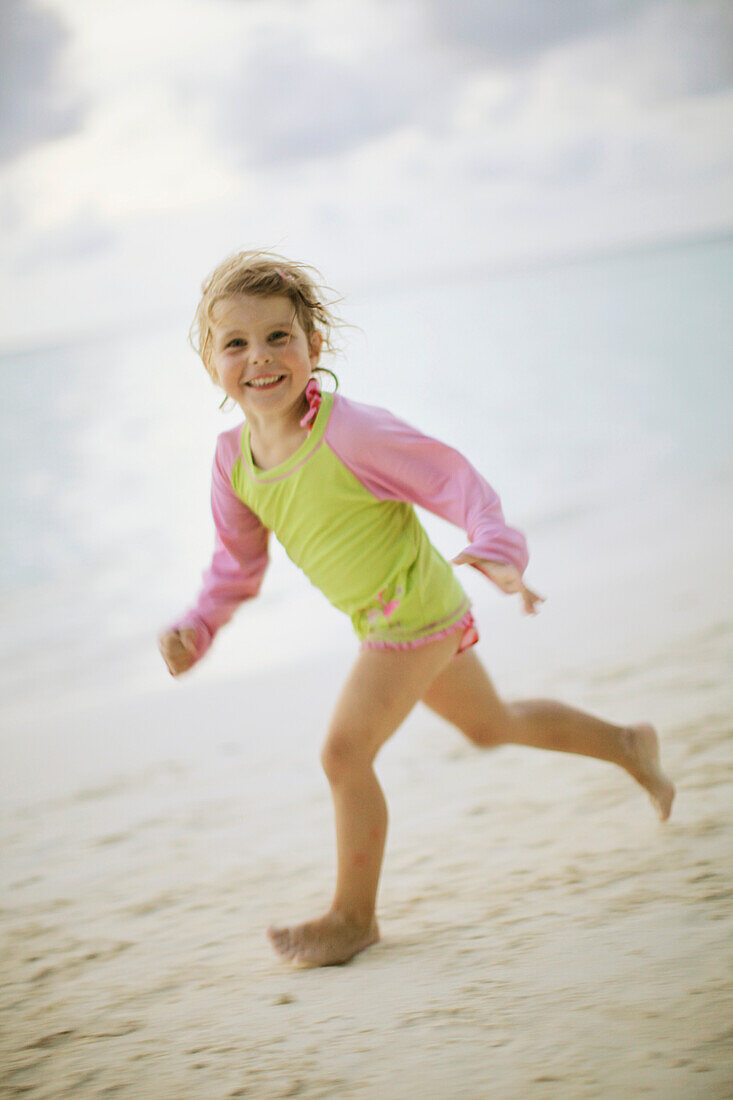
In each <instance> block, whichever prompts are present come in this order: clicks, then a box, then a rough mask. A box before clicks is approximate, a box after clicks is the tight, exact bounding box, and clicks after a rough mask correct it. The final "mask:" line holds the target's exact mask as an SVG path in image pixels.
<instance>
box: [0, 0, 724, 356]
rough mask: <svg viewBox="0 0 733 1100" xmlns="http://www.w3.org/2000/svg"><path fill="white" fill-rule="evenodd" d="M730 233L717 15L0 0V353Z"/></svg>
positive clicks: (690, 5)
mask: <svg viewBox="0 0 733 1100" xmlns="http://www.w3.org/2000/svg"><path fill="white" fill-rule="evenodd" d="M731 229H733V4H731V2H730V0H104V2H103V3H100V2H99V0H2V3H1V4H0V247H1V248H2V255H3V264H2V269H1V271H0V311H1V312H0V348H5V349H9V348H14V347H27V346H33V345H37V344H43V343H44V341H52V340H57V339H67V338H74V337H78V336H80V335H83V334H85V333H89V334H99V333H103V332H104V331H106V330H109V331H114V330H122V331H125V330H129V331H134V330H135V328H136V327H138V326H140V325H143V324H145V325H149V324H155V323H156V322H158V321H160V323H163V321H166V320H168V319H172V318H173V317H174V316H175V317H178V316H179V315H185V316H189V315H190V314H191V313H192V311H193V308H194V306H195V302H196V299H197V293H198V288H199V286H200V283H201V280H202V278H203V277H204V275H205V274H206V273H207V271H209V270H210V269H211V268H212V267H213V266H214V265H215V264H216V263H217V262H218V261H219V260H220V259H222V258H223V257H224V256H225V255H227V254H229V253H230V252H232V251H235V250H237V249H239V248H252V247H264V248H271V249H275V250H276V251H279V252H282V253H284V254H286V255H289V256H292V257H293V258H295V259H297V260H300V261H303V262H306V263H311V264H314V265H315V266H316V267H318V268H320V269H321V270H322V271H323V272H324V273H325V275H326V278H327V282H328V283H330V284H331V285H333V286H336V287H338V288H339V289H341V290H346V291H347V292H348V291H349V290H351V291H354V290H357V291H358V290H360V289H364V288H367V289H368V288H379V287H383V288H385V287H392V286H397V287H399V286H401V285H409V286H418V285H419V283H420V282H421V281H427V282H431V281H436V280H440V279H441V278H445V277H451V276H454V275H457V274H460V273H462V272H466V271H473V270H486V271H491V270H501V269H502V268H504V267H507V266H512V265H517V264H526V263H532V262H535V261H538V260H542V259H543V258H548V257H562V256H572V255H574V254H577V253H579V252H580V253H583V252H587V251H591V252H592V251H594V250H599V249H600V250H602V249H605V248H609V247H610V248H616V247H619V246H624V245H628V244H638V243H643V242H648V241H652V242H653V241H666V240H670V239H671V240H674V239H678V238H682V237H687V236H696V235H706V234H718V233H719V234H726V233H729V232H730V231H731Z"/></svg>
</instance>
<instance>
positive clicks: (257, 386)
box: [245, 374, 285, 390]
mask: <svg viewBox="0 0 733 1100" xmlns="http://www.w3.org/2000/svg"><path fill="white" fill-rule="evenodd" d="M284 377H285V375H284V374H272V375H268V377H267V378H253V379H252V380H251V381H250V382H245V386H247V387H249V388H250V389H253V390H271V389H273V388H274V387H275V386H278V385H279V384H280V383H281V382H282V380H283V378H284Z"/></svg>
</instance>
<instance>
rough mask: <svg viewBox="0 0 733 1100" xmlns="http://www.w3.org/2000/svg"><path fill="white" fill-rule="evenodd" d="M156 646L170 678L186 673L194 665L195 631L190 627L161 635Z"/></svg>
mask: <svg viewBox="0 0 733 1100" xmlns="http://www.w3.org/2000/svg"><path fill="white" fill-rule="evenodd" d="M158 646H159V648H160V652H161V653H162V654H163V660H164V661H165V663H166V664H167V665H168V671H169V672H170V674H171V676H179V675H180V674H181V673H182V672H187V671H188V669H189V668H190V667H191V665H193V664H195V663H196V631H195V630H194V629H193V628H192V627H190V626H189V627H186V628H185V630H169V631H167V632H166V633H165V634H161V636H160V638H159V639H158Z"/></svg>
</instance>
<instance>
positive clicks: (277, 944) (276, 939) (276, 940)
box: [267, 925, 293, 959]
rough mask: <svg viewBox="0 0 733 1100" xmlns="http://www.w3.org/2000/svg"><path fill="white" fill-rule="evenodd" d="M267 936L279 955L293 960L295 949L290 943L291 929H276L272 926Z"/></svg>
mask: <svg viewBox="0 0 733 1100" xmlns="http://www.w3.org/2000/svg"><path fill="white" fill-rule="evenodd" d="M267 936H268V939H269V940H270V943H271V944H272V946H273V947H274V948H275V950H276V951H277V953H278V955H282V956H283V958H286V959H289V958H292V954H293V948H292V944H291V942H290V929H289V928H275V926H274V925H272V926H271V927H270V928H268V929H267Z"/></svg>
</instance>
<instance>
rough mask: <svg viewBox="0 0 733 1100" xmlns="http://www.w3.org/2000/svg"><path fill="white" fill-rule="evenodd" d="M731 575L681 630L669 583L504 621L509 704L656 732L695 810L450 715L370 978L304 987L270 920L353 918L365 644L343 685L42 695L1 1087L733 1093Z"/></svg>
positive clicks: (383, 912)
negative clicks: (497, 741)
mask: <svg viewBox="0 0 733 1100" xmlns="http://www.w3.org/2000/svg"><path fill="white" fill-rule="evenodd" d="M716 560H717V562H718V566H719V567H720V577H721V578H722V577H724V576H725V571H726V569H727V565H726V563H725V560H724V557H723V556H722V554H720V553H718V558H717V559H716ZM702 565H703V569H702V571H701V572H700V574H699V575H698V576H697V577H696V579H695V580H694V583H693V581H692V580H689V577H690V574H687V576H688V580H689V584H688V588H687V589H685V590H684V591H683V593H682V596H683V599H682V603H683V604H684V599H686V598H687V597H686V596H685V592H686V593H687V596H689V599H687V604H686V606H687V607H688V610H689V609H690V608H693V609H694V614H692V613H690V614H687V615H686V616H682V617H680V616H678V617H677V619H676V622H677V627H676V629H675V630H670V629H668V628H667V626H666V623H668V621H669V616H668V618H667V619H665V617H664V608H665V607H667V605H668V602H669V601H668V600H667V597H666V595H665V593H664V591H663V585H661V586H660V584H659V578H657V589H656V596H654V599H652V597H650V596H649V595H648V588H645V586H644V584H643V583H642V582H641V581H640V582H639V585H638V590H637V591H636V592H630V591H629V588H628V585H627V586H625V592H626V598H627V600H628V602H627V603H626V604H623V603H620V602H619V599H618V592H617V591H610V592H606V593H605V594H604V595H602V594H599V596H598V599H597V600H596V601H594V602H593V601H591V599H590V598H589V596H588V593H585V594H583V593H581V595H584V597H587V598H583V599H581V600H579V601H578V603H573V602H572V601H571V600H570V599H565V598H564V596H566V595H567V593H565V594H563V593H562V591H561V593H560V598H559V605H558V609H557V611H555V612H551V605H550V604H549V603H548V606H547V610H546V611H543V616H545V618H544V621H543V623H542V624H540V623H539V621H538V623H537V624H527V623H526V622H520V621H519V617H518V616H516V625H515V626H511V627H510V626H509V625H508V624H509V622H510V619H509V617H508V615H509V613H508V612H506V613H505V612H504V610H503V608H502V609H500V608H499V605H498V603H497V602H496V601H493V596H492V597H491V600H492V601H493V602H491V601H490V599H489V597H488V596H487V597H486V601H487V602H486V606H485V607H482V608H479V617H480V619H481V620H483V627H484V640H483V641H482V643H481V646H482V650H481V652H482V655H483V656H484V657H485V658H486V660H487V661H488V662H489V664H491V665H492V667H498V672H499V673H500V679H501V681H502V683H503V685H505V686H506V687H507V688H508V689H509V691H510V694H525V695H526V694H528V693H529V690H528V689H529V687H530V684H532V685H533V691H534V692H535V693H537V694H544V695H553V696H555V697H560V698H563V699H565V700H566V701H568V702H571V703H574V704H576V705H581V706H585V707H587V708H590V709H592V710H594V711H597V712H599V713H601V714H604V715H606V716H608V717H609V718H612V719H615V720H618V721H632V720H638V719H640V718H649V719H650V720H652V721H654V722H655V723H656V724H657V726H658V727H659V729H660V731H661V734H662V742H663V753H664V759H665V763H666V766H667V768H668V770H669V772H670V773H671V775H672V776H673V778H674V779H675V781H676V782H677V784H678V789H679V795H678V800H677V803H676V805H675V810H674V813H673V816H672V819H671V820H670V821H669V822H668V823H667V824H666V825H660V824H659V823H658V822H657V820H656V817H655V815H654V813H653V812H652V809H651V807H650V805H649V803H648V800H647V798H646V796H645V794H644V792H643V791H641V790H640V789H639V788H637V787H636V786H635V785H634V784H633V783H632V782H631V781H630V780H629V779H628V778H627V777H626V776H625V775H624V774H623V773H622V772H620V771H619V770H617V769H615V768H613V767H611V766H608V765H604V764H601V763H598V762H596V761H592V760H586V759H579V758H570V757H566V756H562V755H559V754H552V753H539V752H532V751H530V750H523V749H519V748H510V747H506V748H502V749H499V750H496V751H493V752H489V753H484V754H481V753H480V752H479V751H478V750H476V749H474V748H473V747H471V746H470V745H468V744H467V743H465V742H464V741H463V740H462V739H461V738H460V736H459V735H458V734H456V733H455V732H453V731H452V730H450V729H449V728H448V727H447V726H445V725H444V724H443V723H442V722H440V721H439V720H438V719H437V718H436V717H434V716H432V715H430V714H429V713H428V712H427V711H425V710H423V709H420V708H419V709H417V710H416V711H415V712H414V713H413V714H412V715H411V717H410V718H409V720H408V722H407V723H406V725H405V726H404V727H403V729H402V730H401V731H400V733H399V734H398V736H397V737H395V738H394V739H393V740H392V741H391V742H390V743H389V745H388V746H387V747H386V749H385V750H384V752H383V754H382V756H381V757H380V761H379V768H378V770H379V773H380V776H381V778H382V781H383V783H384V786H385V790H386V792H387V796H388V801H389V805H390V813H391V822H390V834H389V839H388V850H387V858H386V863H385V869H384V875H383V883H382V891H381V901H380V918H381V927H382V934H383V940H382V942H381V943H380V944H378V945H377V946H375V947H373V948H371V949H370V950H368V951H366V952H364V953H363V954H362V955H360V956H359V957H357V958H356V959H355V960H353V961H352V963H350V964H349V965H348V966H346V967H336V968H329V969H323V970H292V969H289V968H288V967H287V966H285V965H283V964H281V963H280V962H278V960H277V959H276V958H275V957H274V955H273V954H272V952H271V949H270V946H269V944H268V942H267V939H266V937H265V928H266V926H267V925H268V924H269V923H270V922H271V921H276V922H283V921H287V920H290V919H293V920H298V919H304V918H307V917H311V916H315V915H317V914H318V913H319V912H320V911H321V909H322V907H323V906H324V904H325V902H326V901H327V899H328V897H329V891H330V887H331V881H332V878H331V876H332V868H333V840H332V835H331V827H332V822H331V812H330V804H329V796H328V790H327V785H326V782H325V780H324V779H323V777H322V776H321V774H320V772H319V767H318V751H317V750H318V744H319V741H320V738H321V731H322V729H323V726H324V723H325V721H326V719H327V715H328V711H329V707H330V705H331V702H332V699H333V695H334V693H335V691H336V690H337V687H338V683H339V681H340V679H341V676H342V673H343V672H344V671H345V670H346V668H347V667H348V663H349V660H350V654H349V648H350V644H351V643H350V642H349V643H348V644H346V643H347V638H348V635H347V633H345V632H344V633H343V634H338V636H336V637H335V640H334V644H333V646H332V649H331V651H330V652H329V653H328V654H327V659H326V658H324V657H319V660H318V662H317V663H316V667H315V668H314V666H313V663H311V662H308V663H306V662H303V661H301V662H300V663H294V662H290V663H289V664H287V666H281V667H278V668H273V669H271V670H270V671H262V670H259V671H256V672H250V673H247V672H246V670H245V671H243V672H242V673H241V674H239V675H236V676H235V675H233V674H231V672H230V671H229V669H228V667H227V668H226V669H225V668H224V666H223V665H222V667H221V669H220V671H219V673H218V674H217V675H216V676H214V675H208V674H206V675H205V674H201V675H198V674H196V675H194V676H192V677H190V678H189V680H188V681H187V682H181V683H175V684H174V683H173V682H172V681H170V680H169V679H168V678H167V677H166V676H165V673H164V672H163V671H162V669H161V670H160V671H159V668H158V664H157V655H156V654H154V653H153V652H152V646H151V648H150V654H149V656H146V657H145V661H148V660H149V662H150V665H149V668H148V667H147V665H146V670H147V671H146V677H147V678H146V677H143V678H142V679H138V680H137V681H136V684H137V687H136V690H134V691H132V690H128V686H129V685H126V683H125V678H124V676H122V677H121V676H119V675H118V673H119V670H118V669H116V668H113V669H112V672H111V673H110V671H109V670H108V671H107V679H106V680H105V681H104V690H101V689H100V690H96V691H95V690H93V689H94V685H95V684H96V685H97V687H99V681H100V677H101V678H102V679H103V676H102V672H101V670H100V669H97V670H95V669H94V668H93V667H92V668H91V669H90V670H87V672H86V679H83V680H79V681H78V684H77V685H76V687H75V689H74V690H73V691H72V690H69V691H67V692H66V694H65V695H62V694H58V695H57V697H56V699H55V701H54V700H53V699H51V700H49V698H48V697H47V696H45V695H44V686H43V680H42V679H41V678H40V677H39V681H38V684H37V690H36V692H35V693H34V694H33V695H31V696H28V695H26V696H25V706H24V707H22V706H20V704H19V703H18V701H17V700H16V703H17V704H18V705H16V706H15V707H14V709H12V710H9V711H8V714H9V719H8V722H7V723H6V730H5V733H4V736H3V742H2V747H3V760H4V764H3V768H4V773H5V776H6V780H5V794H6V797H5V799H4V802H5V812H4V824H3V832H4V843H3V849H4V859H3V865H4V888H3V901H2V908H3V912H2V918H3V929H4V949H3V953H2V975H1V976H2V993H1V994H0V1003H1V1006H2V1020H3V1027H2V1032H3V1034H2V1070H1V1075H0V1095H1V1096H3V1097H5V1096H8V1097H11V1096H20V1095H25V1096H30V1097H34V1098H35V1097H38V1098H41V1097H48V1098H54V1100H56V1098H59V1097H74V1098H75V1100H86V1098H91V1097H116V1096H119V1097H124V1098H138V1097H140V1098H150V1097H153V1098H157V1097H161V1098H176V1100H178V1098H186V1097H191V1098H202V1100H204V1098H205V1100H213V1098H219V1097H221V1098H224V1097H251V1098H270V1097H287V1096H298V1097H302V1098H316V1097H334V1098H344V1100H347V1098H348V1100H351V1098H354V1100H357V1098H359V1100H361V1098H364V1100H366V1098H369V1100H371V1098H375V1100H376V1098H382V1100H383V1098H388V1100H391V1098H394V1100H411V1098H413V1097H414V1098H420V1100H427V1098H436V1100H446V1098H451V1100H458V1098H465V1100H477V1098H483V1097H497V1098H506V1097H510V1098H511V1097H518V1098H523V1097H528V1096H529V1097H537V1098H538V1100H539V1098H543V1097H563V1098H565V1097H616V1096H618V1097H621V1096H629V1095H633V1096H641V1095H648V1096H652V1097H656V1096H659V1097H665V1098H670V1097H684V1098H688V1097H706V1098H708V1097H729V1096H731V1095H733V986H732V984H731V951H732V947H731V945H733V905H732V904H731V902H732V900H733V883H732V877H733V876H732V875H731V869H732V868H733V824H732V823H731V813H730V811H731V805H732V804H733V800H732V799H731V793H732V792H733V769H732V768H731V752H730V741H729V734H730V721H731V718H730V716H731V711H732V708H731V676H730V670H731V667H733V622H732V621H731V617H730V616H729V615H726V613H725V609H724V608H723V607H722V606H721V589H720V587H716V584H715V583H714V581H715V577H714V573H711V562H709V561H708V562H703V563H702ZM675 568H676V565H675V563H674V562H671V563H670V565H669V569H670V571H674V570H675ZM479 580H480V578H479ZM644 592H647V596H646V599H647V601H648V605H647V606H646V607H644V606H641V608H640V601H641V603H642V604H643V598H644V597H643V593H644ZM650 600H651V603H649V601H650ZM591 602H593V608H592V611H591V608H590V605H591ZM629 608H634V609H635V611H639V610H640V611H641V614H640V617H639V622H641V623H643V624H645V626H644V628H643V629H641V628H640V629H639V630H638V631H637V630H634V629H633V628H632V626H631V625H630V616H629ZM650 611H651V612H652V613H653V614H652V616H651V617H650V614H649V613H650ZM502 616H503V618H502ZM512 616H514V611H513V610H512ZM655 616H656V617H655ZM514 621H515V619H514V617H512V619H511V622H512V623H513V622H514ZM591 621H592V622H593V623H595V629H594V630H593V631H592V632H591V630H590V623H591ZM496 622H500V625H501V626H502V629H501V630H496V631H495V630H494V625H495V624H496ZM505 623H506V624H507V625H506V629H504V624H505ZM599 624H601V626H602V627H603V629H599ZM624 624H626V625H627V627H628V637H627V638H624V636H623V631H624ZM650 624H651V625H650ZM528 625H529V629H530V631H532V630H534V633H531V632H530V633H527V632H526V631H527V629H528ZM584 631H585V634H584ZM606 631H607V632H606ZM522 632H524V633H522ZM568 637H572V638H573V639H574V642H573V644H572V645H571V644H568V642H567V638H568ZM529 638H533V639H534V641H533V642H531V643H530V642H529V641H527V639H529ZM523 639H524V640H523ZM239 642H240V639H239V636H238V635H237V634H236V628H232V633H231V637H230V639H229V641H228V642H227V646H229V647H231V648H229V649H228V653H229V654H231V653H232V652H234V650H235V649H236V646H237V645H238V644H239ZM218 644H220V643H218ZM222 651H223V650H222ZM212 667H213V666H212ZM148 673H149V676H148V675H147V674H148ZM207 677H208V678H207ZM141 685H142V686H141Z"/></svg>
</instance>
